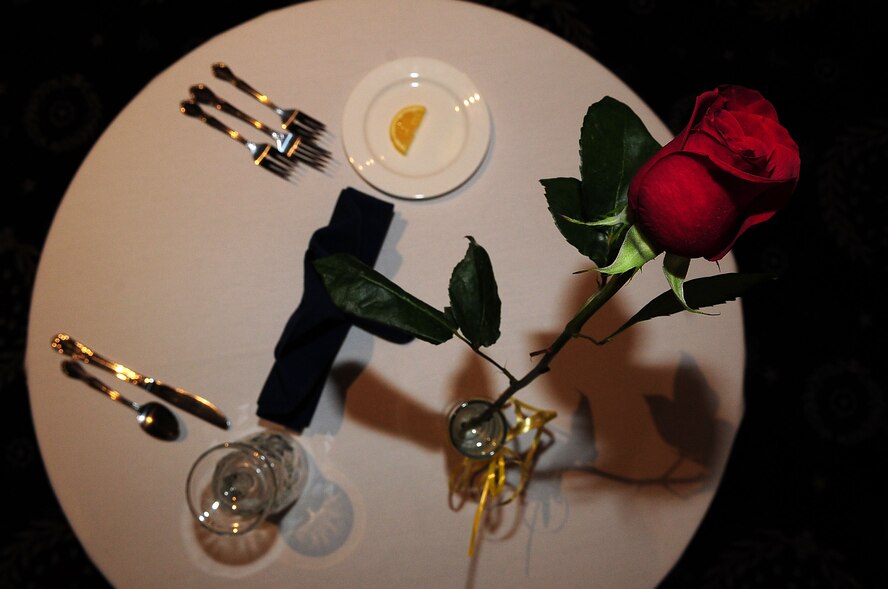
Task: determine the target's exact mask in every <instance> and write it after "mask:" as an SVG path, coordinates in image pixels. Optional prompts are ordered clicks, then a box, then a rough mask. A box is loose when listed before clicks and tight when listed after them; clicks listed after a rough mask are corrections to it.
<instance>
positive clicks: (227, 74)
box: [213, 62, 327, 141]
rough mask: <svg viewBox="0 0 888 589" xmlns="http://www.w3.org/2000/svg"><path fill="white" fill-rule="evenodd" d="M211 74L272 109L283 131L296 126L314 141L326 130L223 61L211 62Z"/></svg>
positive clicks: (319, 123) (323, 125) (321, 124)
mask: <svg viewBox="0 0 888 589" xmlns="http://www.w3.org/2000/svg"><path fill="white" fill-rule="evenodd" d="M213 75H215V76H216V77H217V78H219V79H220V80H225V81H226V82H230V83H231V84H233V85H234V86H235V87H236V88H238V89H239V90H242V91H244V92H246V93H247V94H249V95H250V96H252V97H253V98H255V99H256V100H258V101H259V102H261V103H262V104H264V105H265V106H267V107H268V108H270V109H271V110H273V111H274V112H276V113H277V115H278V116H279V117H280V118H281V128H282V129H283V130H284V131H291V130H294V129H296V128H298V129H301V130H302V131H303V132H304V135H305V137H306V138H307V139H309V140H311V141H314V140H317V139H320V138H321V137H322V136H323V135H324V134H325V133H326V131H327V126H326V125H325V124H324V123H322V122H321V121H319V120H317V119H315V118H313V117H310V116H308V115H307V114H305V113H304V112H302V111H301V110H297V109H295V108H281V107H280V106H278V105H276V104H275V103H273V102H272V101H271V100H269V98H268V96H266V95H265V94H262V93H261V92H259V91H258V90H256V89H255V88H253V87H252V86H250V85H249V84H247V83H246V82H244V81H243V80H241V79H240V78H238V77H237V76H236V75H234V72H233V71H231V68H230V67H228V66H227V65H225V64H224V63H221V62H219V63H214V64H213Z"/></svg>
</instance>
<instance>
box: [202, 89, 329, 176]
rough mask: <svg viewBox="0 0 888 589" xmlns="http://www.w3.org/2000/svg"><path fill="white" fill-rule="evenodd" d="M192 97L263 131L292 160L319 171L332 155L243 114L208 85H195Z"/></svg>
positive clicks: (296, 135) (294, 135)
mask: <svg viewBox="0 0 888 589" xmlns="http://www.w3.org/2000/svg"><path fill="white" fill-rule="evenodd" d="M190 92H191V97H192V98H193V99H194V100H195V101H197V102H198V103H200V104H206V105H208V106H212V107H213V108H215V109H216V110H218V111H220V112H224V113H226V114H229V115H231V116H233V117H236V118H238V119H240V120H241V121H244V122H246V123H249V124H250V125H252V126H253V127H255V128H256V129H258V130H260V131H262V132H263V133H265V134H266V135H268V136H269V137H271V138H272V139H273V140H274V143H275V146H276V147H277V150H278V151H279V152H281V153H283V154H284V155H286V156H287V157H288V158H290V159H297V160H299V161H301V162H304V163H306V164H308V165H309V166H312V167H313V168H316V169H318V170H322V169H324V167H325V166H326V164H327V162H328V161H329V159H330V158H331V157H332V154H331V153H330V152H329V151H328V150H326V149H324V148H323V147H320V146H318V145H314V144H312V143H311V142H309V141H305V139H304V137H302V136H301V135H298V134H296V133H293V132H285V133H281V132H278V131H275V130H274V129H272V128H271V127H269V126H268V125H266V124H265V123H263V122H262V121H260V120H258V119H255V118H253V117H251V116H250V115H248V114H247V113H245V112H243V111H242V110H240V109H239V108H237V107H236V106H234V105H233V104H231V103H230V102H227V101H225V100H223V99H222V98H220V97H219V96H217V95H216V93H215V92H213V91H212V90H210V89H209V88H208V87H207V85H206V84H195V85H194V86H192V87H191V89H190Z"/></svg>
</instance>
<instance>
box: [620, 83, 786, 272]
mask: <svg viewBox="0 0 888 589" xmlns="http://www.w3.org/2000/svg"><path fill="white" fill-rule="evenodd" d="M799 167H800V160H799V148H798V146H797V145H796V143H795V141H793V140H792V138H791V137H790V136H789V133H788V132H787V131H786V129H784V128H783V126H782V125H781V124H780V123H779V122H778V120H777V113H776V111H775V110H774V107H773V106H772V105H771V103H770V102H768V101H767V100H765V99H764V97H763V96H762V95H761V94H760V93H758V92H756V91H755V90H749V89H747V88H743V87H740V86H730V85H723V86H719V87H718V88H717V89H715V90H712V91H709V92H705V93H703V94H701V95H700V96H698V97H697V103H696V105H695V107H694V113H693V115H692V116H691V120H690V122H689V123H688V125H687V126H686V127H685V128H684V130H683V131H682V132H681V133H680V134H679V135H678V136H677V137H676V138H675V139H673V140H672V141H671V142H669V143H668V144H666V145H665V146H664V147H663V148H662V149H661V150H660V151H658V152H657V153H656V154H655V155H654V156H653V157H652V158H651V159H650V160H648V161H647V162H645V164H644V165H642V166H641V168H639V170H638V172H637V173H636V175H635V176H634V177H633V179H632V182H631V183H630V185H629V207H630V210H631V215H632V219H633V221H634V222H635V223H636V224H637V226H638V228H639V229H640V230H641V232H642V233H643V234H644V235H645V237H647V238H648V239H649V240H650V241H651V242H652V243H653V244H654V245H656V246H658V247H660V248H661V249H663V250H664V251H666V252H667V253H671V254H675V255H679V256H684V257H688V258H700V257H702V258H706V259H708V260H710V261H716V260H719V259H721V258H722V257H723V256H724V255H725V254H727V253H728V252H729V251H730V250H731V247H733V245H734V242H735V241H736V240H737V238H738V237H740V235H742V234H743V233H744V232H745V231H746V230H747V229H749V228H750V227H752V226H753V225H756V224H758V223H762V222H763V221H767V220H768V219H770V218H771V217H772V216H774V214H775V213H776V212H777V211H778V210H780V209H781V208H783V207H784V206H785V205H786V203H787V201H788V200H789V197H790V195H791V194H792V193H793V191H794V190H795V187H796V184H797V183H798V178H799Z"/></svg>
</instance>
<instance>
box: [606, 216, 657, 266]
mask: <svg viewBox="0 0 888 589" xmlns="http://www.w3.org/2000/svg"><path fill="white" fill-rule="evenodd" d="M661 251H662V250H660V249H658V248H657V247H656V246H654V245H653V244H652V243H651V242H650V241H649V240H648V239H647V237H645V236H644V234H643V233H642V232H641V231H640V230H639V229H638V227H637V226H636V225H632V226H631V227H630V228H629V231H627V232H626V237H625V239H623V243H622V245H620V251H619V252H618V253H617V257H616V259H614V261H613V263H612V264H610V265H609V266H605V267H604V268H599V269H598V271H599V272H601V273H602V274H622V273H623V272H628V271H629V270H632V269H634V268H641V267H642V266H644V265H645V264H647V263H648V262H650V261H651V260H653V259H654V258H656V257H657V256H658V255H660V252H661Z"/></svg>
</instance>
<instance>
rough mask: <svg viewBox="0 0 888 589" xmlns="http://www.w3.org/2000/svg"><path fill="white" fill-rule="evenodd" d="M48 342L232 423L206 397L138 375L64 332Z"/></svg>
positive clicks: (195, 411)
mask: <svg viewBox="0 0 888 589" xmlns="http://www.w3.org/2000/svg"><path fill="white" fill-rule="evenodd" d="M50 345H51V346H52V348H53V349H54V350H56V351H57V352H58V353H59V354H65V355H67V356H70V357H71V358H74V359H75V360H80V361H81V362H83V363H85V364H95V365H96V366H98V367H100V368H104V369H105V370H107V371H108V372H111V373H113V374H114V375H115V376H117V378H119V379H120V380H123V381H126V382H129V383H131V384H134V385H136V386H138V387H141V388H143V389H145V390H146V391H148V392H149V393H151V394H152V395H156V396H158V397H160V398H161V399H163V400H164V401H166V402H168V403H170V404H172V405H174V406H176V407H178V408H179V409H181V410H182V411H187V412H188V413H191V414H192V415H196V416H197V417H200V418H201V419H203V420H205V421H208V422H210V423H212V424H213V425H215V426H218V427H221V428H222V429H228V428H229V427H230V426H231V422H230V421H229V420H228V418H227V417H225V414H224V413H222V412H221V411H220V410H219V409H218V408H217V407H216V406H215V405H213V403H211V402H210V401H208V400H207V399H204V398H203V397H201V396H199V395H195V394H194V393H190V392H188V391H186V390H183V389H180V388H176V387H172V386H170V385H168V384H164V383H162V382H160V381H159V380H156V379H154V378H151V377H150V376H144V375H142V374H139V373H138V372H136V371H134V370H131V369H129V368H127V367H126V366H124V365H123V364H118V363H117V362H113V361H111V360H108V359H107V358H104V357H102V356H100V355H99V354H97V353H96V352H95V351H94V350H92V349H91V348H89V347H88V346H86V345H85V344H83V343H82V342H79V341H77V340H76V339H74V338H72V337H71V336H70V335H68V334H66V333H59V334H57V335H56V336H55V337H54V338H53V340H52V342H51V343H50Z"/></svg>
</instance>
